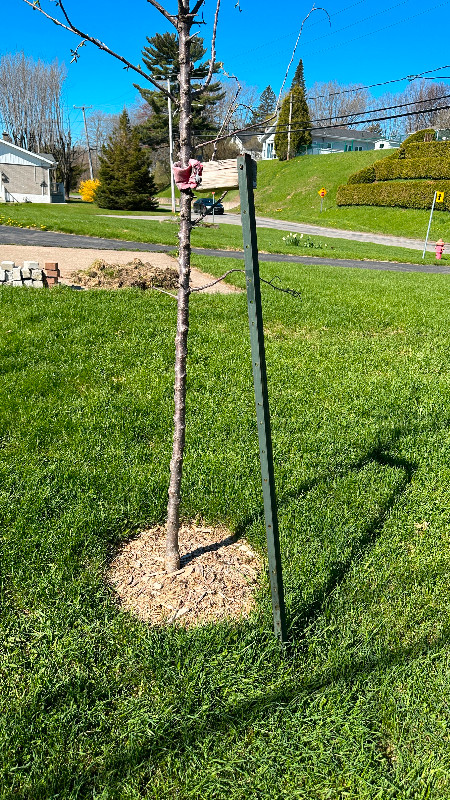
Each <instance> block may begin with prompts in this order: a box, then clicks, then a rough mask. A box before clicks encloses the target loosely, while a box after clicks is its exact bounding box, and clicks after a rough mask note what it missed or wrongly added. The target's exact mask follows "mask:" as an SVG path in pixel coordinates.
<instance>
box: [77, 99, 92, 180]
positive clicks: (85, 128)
mask: <svg viewBox="0 0 450 800" xmlns="http://www.w3.org/2000/svg"><path fill="white" fill-rule="evenodd" d="M74 108H80V109H81V110H82V112H83V119H84V130H85V133H86V144H87V150H88V159H89V172H90V173H91V181H93V180H94V172H93V169H92V158H91V147H90V144H89V136H88V129H87V125H86V109H87V108H92V106H74Z"/></svg>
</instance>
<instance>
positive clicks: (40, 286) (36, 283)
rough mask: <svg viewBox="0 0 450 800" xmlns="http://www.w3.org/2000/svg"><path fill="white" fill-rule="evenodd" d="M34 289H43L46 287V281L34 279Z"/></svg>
mask: <svg viewBox="0 0 450 800" xmlns="http://www.w3.org/2000/svg"><path fill="white" fill-rule="evenodd" d="M32 284H33V289H43V288H44V281H35V280H33V281H32Z"/></svg>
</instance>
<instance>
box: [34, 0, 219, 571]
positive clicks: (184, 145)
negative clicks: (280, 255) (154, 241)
mask: <svg viewBox="0 0 450 800" xmlns="http://www.w3.org/2000/svg"><path fill="white" fill-rule="evenodd" d="M24 2H25V3H27V5H29V6H30V7H31V8H32V9H34V10H35V11H36V10H37V11H38V12H39V13H41V14H43V15H44V16H46V17H47V18H48V19H50V20H51V21H52V22H53V23H55V24H56V25H59V26H60V27H63V28H65V29H66V30H69V31H71V32H73V33H75V34H77V35H78V36H79V37H80V39H81V41H80V43H79V44H78V46H77V48H75V50H74V51H73V53H74V54H75V55H74V57H77V56H78V53H79V48H80V46H81V44H82V43H83V44H84V43H85V42H87V41H89V42H91V43H92V44H94V45H95V46H96V47H98V48H100V49H101V50H103V51H104V52H107V53H109V54H110V55H112V56H114V57H115V58H117V59H118V60H119V61H121V62H122V63H123V64H124V65H125V66H126V67H127V68H128V69H132V70H133V71H134V72H136V73H137V74H139V75H140V76H141V77H143V78H144V79H146V80H148V81H149V82H150V83H152V84H153V86H155V88H156V89H157V90H158V91H161V92H163V93H166V90H165V88H164V86H163V85H162V84H161V83H158V81H157V80H156V79H155V78H153V77H152V76H151V75H149V74H148V73H146V72H144V70H143V69H141V67H139V66H135V65H133V64H132V63H131V62H130V61H128V60H127V59H126V58H124V56H122V55H120V54H119V53H116V52H114V51H113V50H111V48H110V47H108V46H107V45H106V44H105V43H104V42H101V41H100V40H98V39H96V38H95V37H93V36H91V35H90V34H88V33H86V32H84V31H82V30H80V28H79V27H77V26H75V25H74V24H73V23H72V21H71V20H70V18H69V16H68V14H67V11H66V8H65V5H64V0H58V7H59V8H60V10H61V13H62V15H63V20H64V21H62V20H61V19H59V18H57V17H54V16H52V15H51V14H48V13H47V12H46V11H45V10H44V9H43V8H42V7H41V5H40V2H39V0H24ZM148 2H149V3H150V4H151V5H152V6H154V8H156V9H157V10H158V11H159V12H160V13H161V14H162V15H163V16H164V17H165V19H166V20H167V21H168V22H169V23H170V24H171V25H173V27H174V28H175V30H176V32H177V41H178V63H179V78H178V84H179V94H178V96H175V95H174V94H173V93H172V92H171V93H170V94H171V97H172V100H173V101H174V102H176V103H177V105H178V109H179V142H180V151H179V152H180V163H181V166H182V167H184V168H186V169H187V170H188V169H189V160H190V159H192V156H193V147H192V119H193V112H192V102H193V101H194V102H195V100H196V99H197V97H198V96H199V92H205V91H206V90H207V88H208V87H209V85H210V83H211V79H212V76H213V74H214V68H215V63H216V62H215V52H216V48H215V42H216V33H217V22H218V16H219V8H220V0H216V10H215V14H214V22H213V33H212V43H211V58H210V61H209V67H208V71H207V74H206V76H205V79H204V81H203V83H202V85H201V88H200V89H197V90H195V89H194V90H193V88H192V85H191V71H192V59H191V45H192V38H193V37H192V35H191V30H192V27H193V26H197V25H198V24H199V23H201V22H202V20H199V19H197V15H198V13H199V12H200V10H201V8H202V6H203V5H204V3H205V0H177V6H178V13H177V14H171V13H169V11H167V10H166V9H165V8H164V7H163V6H162V5H161V4H160V3H159V2H158V0H148ZM191 3H192V5H191ZM191 203H192V191H191V190H190V189H186V190H183V191H182V192H181V198H180V229H179V259H178V263H179V289H178V296H177V332H176V337H175V393H174V394H175V413H174V436H173V448H172V459H171V463H170V483H169V501H168V505H167V526H166V569H167V571H168V572H173V571H175V570H177V569H178V568H179V566H180V551H179V545H178V532H179V527H180V522H179V510H180V498H181V476H182V467H183V454H184V442H185V431H186V363H187V339H188V330H189V294H190V289H189V278H190V255H191V246H190V239H191V230H192V221H191Z"/></svg>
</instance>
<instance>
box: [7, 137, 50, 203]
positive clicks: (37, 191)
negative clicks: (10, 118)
mask: <svg viewBox="0 0 450 800" xmlns="http://www.w3.org/2000/svg"><path fill="white" fill-rule="evenodd" d="M56 166H57V164H56V161H55V160H54V158H53V156H51V155H49V154H48V153H30V151H29V150H24V149H23V147H18V146H17V145H16V144H13V143H12V142H11V141H10V138H9V136H8V135H7V134H5V133H4V134H3V137H2V138H1V139H0V202H3V203H63V202H64V188H63V185H62V184H60V183H55V182H54V181H53V180H52V178H53V172H52V171H53V170H54V169H55V167H56Z"/></svg>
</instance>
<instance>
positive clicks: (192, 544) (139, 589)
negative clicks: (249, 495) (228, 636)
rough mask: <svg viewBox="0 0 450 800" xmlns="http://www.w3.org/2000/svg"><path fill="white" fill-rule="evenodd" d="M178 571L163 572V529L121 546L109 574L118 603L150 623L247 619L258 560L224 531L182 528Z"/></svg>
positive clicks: (190, 623)
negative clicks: (179, 567)
mask: <svg viewBox="0 0 450 800" xmlns="http://www.w3.org/2000/svg"><path fill="white" fill-rule="evenodd" d="M180 550H181V569H180V570H178V572H173V573H171V574H167V573H166V572H165V570H164V553H165V530H164V527H163V526H158V527H155V528H152V529H151V530H148V531H143V532H142V533H141V534H140V535H139V536H137V537H135V538H133V539H131V540H130V541H128V542H126V543H125V544H124V545H122V547H121V548H120V550H119V552H118V554H117V555H116V557H115V558H114V560H113V561H112V563H111V565H110V568H109V571H108V576H107V577H108V582H109V583H110V584H111V585H112V586H113V588H114V589H115V591H116V593H117V596H118V600H119V603H120V605H121V606H122V608H123V609H126V610H127V611H130V612H131V613H132V614H134V615H135V616H137V617H138V618H139V619H141V620H144V621H145V622H150V623H152V624H153V625H161V624H166V625H168V624H170V623H175V624H177V625H182V626H184V627H193V626H195V625H198V624H199V623H205V622H214V621H219V620H225V619H241V618H242V617H248V616H249V614H250V612H251V611H252V609H253V608H254V607H255V599H254V595H255V592H256V590H257V589H258V587H259V577H260V574H261V569H262V564H261V559H260V558H259V556H258V555H257V554H256V553H255V551H254V550H252V548H251V547H250V545H249V544H248V543H247V542H246V541H245V540H244V539H242V538H240V539H238V540H236V538H235V537H234V536H232V535H231V534H230V532H229V531H228V530H227V529H226V528H224V527H199V526H196V525H194V524H189V525H183V526H182V527H181V530H180Z"/></svg>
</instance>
